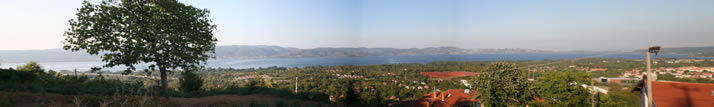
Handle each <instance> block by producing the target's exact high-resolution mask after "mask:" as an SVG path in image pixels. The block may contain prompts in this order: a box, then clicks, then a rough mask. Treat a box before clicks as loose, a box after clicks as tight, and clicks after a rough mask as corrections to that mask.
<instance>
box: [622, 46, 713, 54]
mask: <svg viewBox="0 0 714 107" xmlns="http://www.w3.org/2000/svg"><path fill="white" fill-rule="evenodd" d="M645 51H647V50H637V51H635V52H645ZM660 53H667V54H681V55H686V56H694V57H714V46H707V47H674V48H668V47H662V49H661V50H660Z"/></svg>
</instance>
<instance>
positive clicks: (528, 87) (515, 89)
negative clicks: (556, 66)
mask: <svg viewBox="0 0 714 107" xmlns="http://www.w3.org/2000/svg"><path fill="white" fill-rule="evenodd" d="M472 81H473V82H474V83H475V86H476V90H477V91H478V95H477V96H475V97H476V98H479V99H481V101H482V102H481V104H483V105H486V106H497V107H500V106H525V105H531V106H557V107H582V106H590V105H593V102H595V104H594V105H597V106H606V107H609V106H638V105H639V98H638V96H639V95H637V94H638V93H630V92H629V90H631V89H623V87H621V86H619V85H613V86H611V89H610V92H611V93H610V94H607V95H606V94H600V93H597V94H595V95H593V93H591V92H590V91H589V89H587V87H582V85H589V84H590V82H592V81H591V80H590V76H589V74H587V73H585V72H568V71H566V72H557V71H550V72H545V73H543V74H541V76H539V77H538V78H536V79H535V80H534V81H529V80H527V76H526V73H525V71H524V70H521V69H519V67H517V66H515V64H511V63H505V62H496V63H493V64H490V65H489V66H488V68H487V69H486V71H483V72H482V73H481V74H480V75H478V76H476V77H474V78H473V79H472ZM593 97H594V98H596V99H592V98H593Z"/></svg>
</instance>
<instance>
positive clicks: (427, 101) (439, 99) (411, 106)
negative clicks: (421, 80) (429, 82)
mask: <svg viewBox="0 0 714 107" xmlns="http://www.w3.org/2000/svg"><path fill="white" fill-rule="evenodd" d="M474 95H476V91H473V90H470V91H469V93H465V90H464V89H451V90H446V91H444V92H432V93H429V94H424V97H423V98H422V99H418V100H411V101H404V102H397V103H392V104H389V106H393V105H404V106H407V107H451V106H461V105H470V104H472V103H473V102H479V101H480V100H479V99H471V97H473V96H474Z"/></svg>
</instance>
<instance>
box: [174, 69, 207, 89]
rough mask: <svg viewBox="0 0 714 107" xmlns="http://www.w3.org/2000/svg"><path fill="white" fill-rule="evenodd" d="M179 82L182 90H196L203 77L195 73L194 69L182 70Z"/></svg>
mask: <svg viewBox="0 0 714 107" xmlns="http://www.w3.org/2000/svg"><path fill="white" fill-rule="evenodd" d="M179 84H180V85H181V87H180V89H181V91H183V92H196V91H199V90H200V89H201V87H202V86H203V78H202V77H200V76H199V75H196V73H194V71H184V72H182V73H181V79H180V81H179Z"/></svg>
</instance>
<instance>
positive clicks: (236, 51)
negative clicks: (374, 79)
mask: <svg viewBox="0 0 714 107" xmlns="http://www.w3.org/2000/svg"><path fill="white" fill-rule="evenodd" d="M537 52H545V51H539V50H528V49H462V48H456V47H429V48H409V49H397V48H313V49H297V48H286V47H279V46H243V45H236V46H218V47H216V56H217V57H218V58H300V57H334V56H410V55H455V54H475V53H537Z"/></svg>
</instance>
